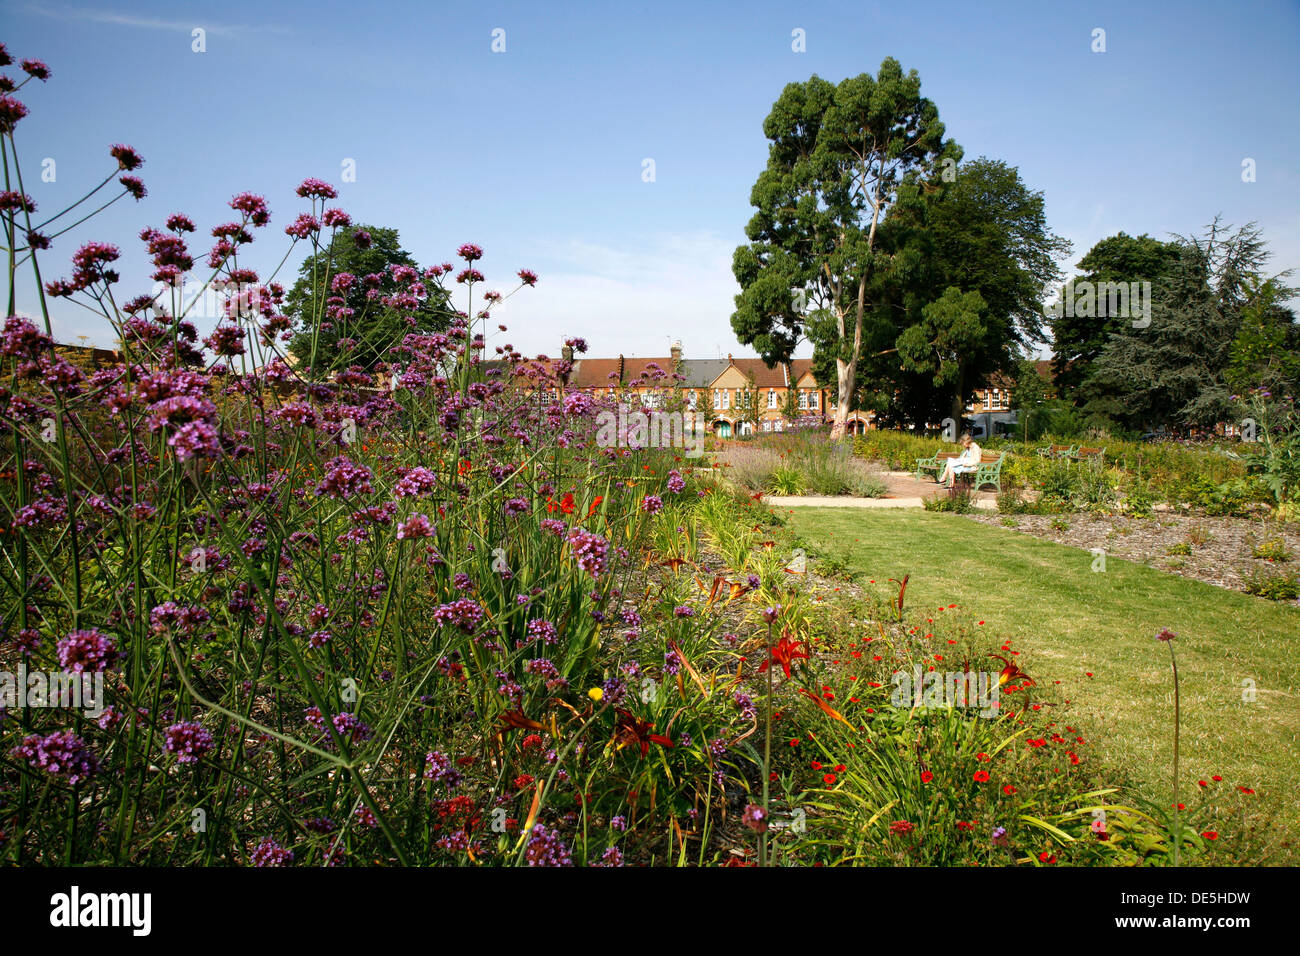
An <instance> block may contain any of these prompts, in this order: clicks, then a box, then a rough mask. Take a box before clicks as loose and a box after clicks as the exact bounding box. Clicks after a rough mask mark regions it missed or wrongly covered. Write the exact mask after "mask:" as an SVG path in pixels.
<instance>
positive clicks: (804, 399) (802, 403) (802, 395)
mask: <svg viewBox="0 0 1300 956" xmlns="http://www.w3.org/2000/svg"><path fill="white" fill-rule="evenodd" d="M799 407H800V408H803V409H806V408H807V407H808V393H807V392H805V391H804V390H803V389H800V390H799Z"/></svg>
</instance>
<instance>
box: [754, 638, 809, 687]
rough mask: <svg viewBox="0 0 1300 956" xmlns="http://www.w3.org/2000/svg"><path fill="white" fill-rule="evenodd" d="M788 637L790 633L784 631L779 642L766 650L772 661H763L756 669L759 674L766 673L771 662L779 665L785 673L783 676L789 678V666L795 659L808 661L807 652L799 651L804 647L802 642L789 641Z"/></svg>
mask: <svg viewBox="0 0 1300 956" xmlns="http://www.w3.org/2000/svg"><path fill="white" fill-rule="evenodd" d="M789 635H790V632H789V631H785V632H784V633H783V634H782V635H781V640H780V641H779V642H777V644H776V645H775V646H773V647H769V648H768V650H769V651H770V652H771V654H772V660H767V661H763V664H762V666H761V667H759V669H758V672H759V673H760V674H761V673H763V672H764V671H766V670H767V669H768V667H770V666H771V665H772V661H776V662H777V663H778V664H780V665H781V669H782V670H784V671H785V676H786V677H789V676H790V665H791V664H793V663H794V662H795V659H796V658H800V657H801V658H803V659H804V660H807V659H808V653H807V651H804V650H801V648H802V647H803V646H804V643H803V641H792V640H790V636H789Z"/></svg>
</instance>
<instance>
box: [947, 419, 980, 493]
mask: <svg viewBox="0 0 1300 956" xmlns="http://www.w3.org/2000/svg"><path fill="white" fill-rule="evenodd" d="M960 441H961V447H962V453H961V454H960V455H959V456H958V457H956V458H949V459H948V464H947V465H946V466H944V469H943V477H942V478H940V479H939V480H940V481H941V482H943V486H944V487H945V488H951V487H952V486H953V483H954V482H955V481H956V480H957V476H958V475H968V474H972V473H973V472H974V471H975V470H976V469H977V468H979V464H980V455H981V454H982V452H981V451H980V446H979V445H977V444H975V442H974V441H972V440H971V437H970V432H962V435H961V439H960Z"/></svg>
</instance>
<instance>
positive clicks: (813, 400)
mask: <svg viewBox="0 0 1300 956" xmlns="http://www.w3.org/2000/svg"><path fill="white" fill-rule="evenodd" d="M817 402H818V399H817V393H816V392H809V393H808V407H809V408H811V409H812V410H813V411H816V410H817Z"/></svg>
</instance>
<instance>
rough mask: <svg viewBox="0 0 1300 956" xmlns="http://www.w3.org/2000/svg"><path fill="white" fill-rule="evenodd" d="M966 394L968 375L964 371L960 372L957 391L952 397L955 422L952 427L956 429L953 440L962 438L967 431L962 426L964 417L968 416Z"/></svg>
mask: <svg viewBox="0 0 1300 956" xmlns="http://www.w3.org/2000/svg"><path fill="white" fill-rule="evenodd" d="M965 394H966V373H965V372H964V371H962V372H959V373H958V375H957V391H956V392H954V393H953V396H952V408H951V412H952V420H953V426H952V427H953V428H954V429H955V431H954V433H953V438H959V437H961V433H962V432H963V431H965V429H964V428H962V424H961V420H962V418H963V417H965V414H966V403H965V402H964V401H962V399H963V397H964V396H965Z"/></svg>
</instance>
